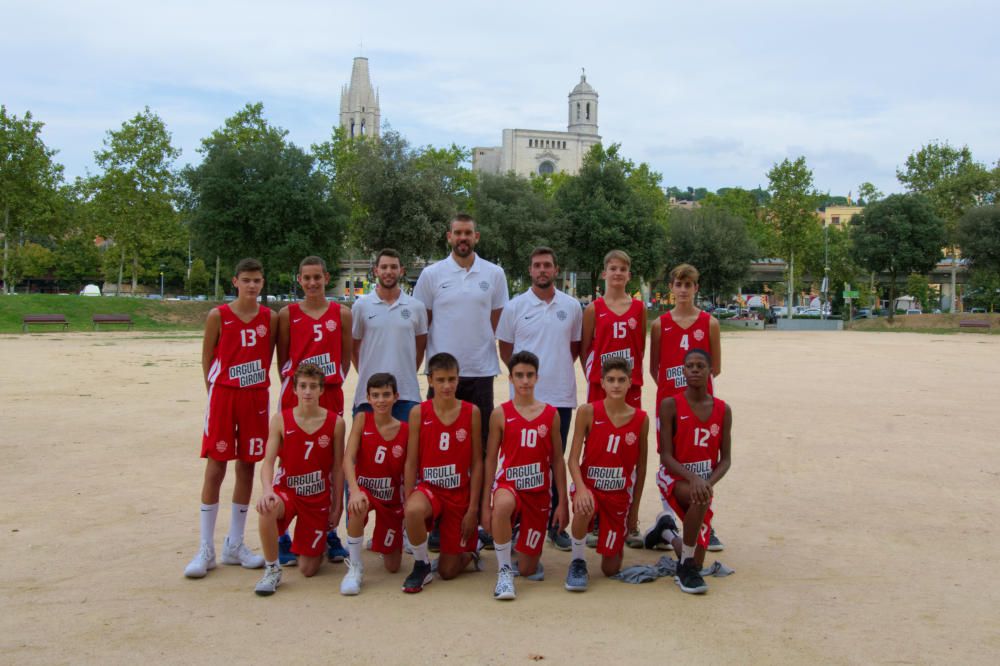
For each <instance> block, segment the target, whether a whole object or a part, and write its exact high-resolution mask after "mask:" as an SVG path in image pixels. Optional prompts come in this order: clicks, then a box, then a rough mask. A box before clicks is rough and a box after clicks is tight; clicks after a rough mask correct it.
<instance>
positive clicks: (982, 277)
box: [964, 268, 1000, 312]
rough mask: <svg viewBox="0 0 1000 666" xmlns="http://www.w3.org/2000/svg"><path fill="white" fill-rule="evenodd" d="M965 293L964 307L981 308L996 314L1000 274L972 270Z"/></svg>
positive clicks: (983, 270)
mask: <svg viewBox="0 0 1000 666" xmlns="http://www.w3.org/2000/svg"><path fill="white" fill-rule="evenodd" d="M965 293H966V296H965V299H964V305H965V307H981V308H986V309H988V310H989V311H990V312H996V310H997V306H998V305H1000V272H996V271H990V270H986V269H984V268H979V269H976V270H974V271H973V272H972V274H971V275H970V276H969V287H968V289H967V290H966V292H965Z"/></svg>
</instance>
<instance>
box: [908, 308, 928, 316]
mask: <svg viewBox="0 0 1000 666" xmlns="http://www.w3.org/2000/svg"><path fill="white" fill-rule="evenodd" d="M923 313H924V312H923V310H918V309H917V308H910V309H909V310H907V311H906V314H908V315H915V314H923Z"/></svg>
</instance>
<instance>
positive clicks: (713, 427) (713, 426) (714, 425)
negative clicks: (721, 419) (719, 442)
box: [709, 423, 719, 437]
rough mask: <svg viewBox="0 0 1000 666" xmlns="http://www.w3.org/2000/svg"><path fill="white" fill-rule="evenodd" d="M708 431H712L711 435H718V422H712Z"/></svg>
mask: <svg viewBox="0 0 1000 666" xmlns="http://www.w3.org/2000/svg"><path fill="white" fill-rule="evenodd" d="M709 431H710V432H711V433H712V437H718V436H719V424H718V423H713V424H712V427H711V428H709Z"/></svg>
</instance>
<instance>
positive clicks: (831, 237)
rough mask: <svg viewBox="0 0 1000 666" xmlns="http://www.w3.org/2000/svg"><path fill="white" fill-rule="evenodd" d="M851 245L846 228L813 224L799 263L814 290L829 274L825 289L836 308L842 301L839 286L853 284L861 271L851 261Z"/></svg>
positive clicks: (849, 235) (848, 231)
mask: <svg viewBox="0 0 1000 666" xmlns="http://www.w3.org/2000/svg"><path fill="white" fill-rule="evenodd" d="M852 246H853V240H852V238H851V233H850V228H849V227H835V226H833V225H830V226H828V227H826V228H825V229H824V228H822V227H816V228H815V229H813V230H812V231H811V232H810V233H809V235H808V239H807V244H806V247H805V250H804V251H803V254H802V263H801V265H802V267H803V269H804V272H805V273H808V274H809V276H810V277H811V278H812V284H813V286H815V287H816V289H817V290H819V288H820V287H821V286H822V280H823V277H824V276H825V275H828V276H829V278H830V279H829V284H828V292H829V294H830V295H831V296H832V297H833V298H832V300H833V302H834V304H835V305H837V307H839V306H840V305H841V304H842V303H843V293H842V292H843V290H842V289H841V285H843V284H845V283H849V284H855V283H856V282H857V279H858V277H859V276H861V275H862V273H863V271H862V269H861V267H860V266H858V264H857V262H856V261H855V260H854V253H853V251H852ZM827 269H829V271H827Z"/></svg>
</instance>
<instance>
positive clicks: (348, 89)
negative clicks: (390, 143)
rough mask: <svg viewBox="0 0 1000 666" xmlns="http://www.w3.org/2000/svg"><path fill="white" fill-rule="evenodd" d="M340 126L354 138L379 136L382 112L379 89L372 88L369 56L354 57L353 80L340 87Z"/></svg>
mask: <svg viewBox="0 0 1000 666" xmlns="http://www.w3.org/2000/svg"><path fill="white" fill-rule="evenodd" d="M340 126H341V127H343V128H344V129H345V130H346V131H347V136H349V137H351V138H352V139H353V138H355V137H360V136H375V137H377V136H379V132H380V131H381V126H382V114H381V112H380V111H379V99H378V90H376V89H374V88H372V81H371V77H369V75H368V58H364V57H358V58H355V59H354V66H353V67H352V68H351V82H350V84H348V85H346V86H343V87H341V89H340Z"/></svg>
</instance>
